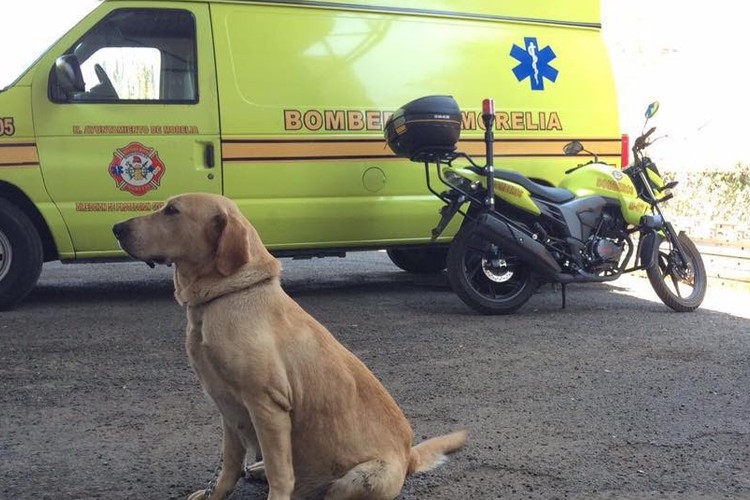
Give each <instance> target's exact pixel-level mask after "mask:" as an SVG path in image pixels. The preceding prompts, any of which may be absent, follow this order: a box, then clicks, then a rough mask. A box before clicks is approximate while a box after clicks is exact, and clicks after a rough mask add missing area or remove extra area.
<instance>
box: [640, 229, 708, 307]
mask: <svg viewBox="0 0 750 500" xmlns="http://www.w3.org/2000/svg"><path fill="white" fill-rule="evenodd" d="M677 238H678V239H679V241H680V246H681V247H682V249H683V250H684V251H685V260H683V259H681V258H680V255H679V252H678V251H677V249H676V248H675V246H674V244H673V243H672V242H671V241H670V239H669V237H667V238H661V241H660V243H659V245H658V246H655V247H654V252H655V255H654V259H653V261H652V262H653V265H652V266H651V267H649V268H648V269H647V270H646V275H647V276H648V280H649V282H651V286H652V287H653V288H654V291H655V292H656V295H658V296H659V298H660V299H661V300H662V302H664V303H665V304H666V305H667V306H668V307H670V308H671V309H674V310H675V311H677V312H690V311H694V310H695V309H697V308H698V306H700V305H701V303H702V302H703V297H704V296H705V295H706V286H707V284H708V278H707V276H706V268H705V266H704V265H703V258H702V257H701V254H700V252H698V249H697V248H696V246H695V244H694V243H693V242H692V241H691V240H690V238H688V236H687V235H686V234H685V233H680V234H679V235H678V236H677Z"/></svg>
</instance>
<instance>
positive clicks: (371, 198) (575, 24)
mask: <svg viewBox="0 0 750 500" xmlns="http://www.w3.org/2000/svg"><path fill="white" fill-rule="evenodd" d="M600 31H601V25H600V16H599V1H598V0H576V1H573V2H548V1H542V0H503V1H502V2H499V1H497V0H473V1H471V2H467V1H460V0H412V1H410V2H403V1H400V0H325V1H318V0H264V1H255V0H245V1H241V0H195V1H191V0H172V1H161V0H104V1H102V2H101V4H99V5H98V6H97V7H96V8H95V9H94V10H93V11H92V12H90V13H89V14H88V15H87V16H86V17H85V18H84V19H82V20H81V21H80V22H79V23H78V24H77V25H76V26H75V27H73V28H72V29H71V30H70V31H69V32H68V33H67V34H65V35H64V36H63V37H62V38H60V39H59V40H58V41H57V42H56V43H54V44H53V45H52V46H51V47H50V48H49V49H48V50H47V51H46V52H45V53H44V54H42V55H41V57H39V59H38V60H37V61H36V62H35V63H34V64H33V65H32V66H31V67H30V68H28V69H27V70H26V71H25V72H24V73H23V74H22V75H21V76H19V77H18V79H17V80H16V81H15V82H14V83H13V84H11V85H10V86H8V87H7V88H5V89H3V90H2V91H0V307H3V308H7V307H10V306H12V305H13V304H15V303H17V302H18V301H19V300H21V299H22V298H23V297H24V296H25V295H26V294H27V293H28V292H29V291H30V290H31V289H32V287H33V286H34V284H35V283H36V281H37V279H38V277H39V274H40V270H41V267H42V263H43V262H46V261H54V260H60V261H63V262H75V261H86V262H89V261H92V260H112V259H117V258H122V257H124V253H123V252H122V251H121V250H120V249H119V247H118V245H117V242H116V240H115V238H114V236H113V234H112V232H111V227H112V225H113V224H114V223H116V222H118V221H121V220H123V219H125V218H128V217H131V216H133V215H136V214H138V213H142V212H147V211H151V210H154V209H156V208H158V207H160V206H161V205H162V204H163V202H164V200H165V199H166V198H168V197H169V196H172V195H175V194H178V193H183V192H188V191H193V192H194V191H203V192H213V193H222V194H224V195H226V196H229V197H231V198H233V199H235V200H236V201H237V202H238V203H239V205H240V207H241V208H242V210H243V211H244V212H245V214H246V215H247V217H248V218H249V219H250V220H251V221H252V223H253V224H254V225H255V226H256V227H257V229H258V231H259V232H260V234H261V236H262V238H263V240H264V242H265V243H266V244H267V246H268V247H269V249H270V250H272V251H273V252H274V253H275V254H276V255H279V256H303V257H304V256H325V255H341V254H343V253H345V252H346V251H352V250H361V249H387V250H388V251H389V255H390V256H391V258H392V260H393V261H394V263H396V264H397V265H399V266H400V267H402V268H403V269H406V270H409V271H414V272H428V271H436V270H440V269H442V268H443V267H444V265H445V263H444V260H445V245H446V244H447V243H449V242H450V239H451V237H452V235H453V234H454V233H455V230H456V228H455V227H453V228H452V229H451V230H449V231H447V232H446V233H445V235H444V236H443V238H442V239H441V240H439V241H438V242H437V244H434V243H432V242H431V241H430V229H431V228H432V227H433V226H434V225H435V223H436V221H437V219H438V215H437V211H438V209H439V208H440V206H441V202H440V201H439V200H438V199H437V198H436V197H435V196H433V195H432V194H430V193H429V192H428V190H427V187H426V184H425V177H424V170H423V168H422V166H420V165H418V164H414V163H411V162H409V161H408V160H403V159H399V158H396V157H395V156H394V155H393V154H392V153H391V151H390V150H389V149H388V148H387V147H386V144H385V140H384V138H383V125H384V123H385V122H386V120H387V119H388V117H389V116H390V114H391V113H392V112H393V111H394V110H396V109H398V108H399V107H400V106H401V105H403V104H404V103H406V102H408V101H410V100H413V99H415V98H418V97H420V96H424V95H452V96H454V97H455V99H456V100H457V101H458V103H459V105H460V106H461V109H462V119H463V131H462V136H461V137H462V141H461V143H460V144H459V148H460V149H461V150H463V151H467V152H469V153H477V154H478V155H481V154H482V152H483V149H482V148H483V143H482V134H483V131H482V130H481V127H482V125H481V119H480V115H481V102H482V99H483V98H486V97H491V98H494V99H495V102H496V105H497V120H496V123H497V130H496V138H497V143H496V146H495V152H496V155H497V163H496V165H498V166H500V167H505V168H513V169H517V170H519V171H521V172H522V173H524V174H526V175H529V176H531V177H533V178H535V179H537V180H540V181H543V182H546V183H548V184H556V183H557V182H558V181H559V179H560V178H561V177H562V175H563V172H564V171H565V170H566V169H567V168H570V166H571V162H572V160H571V159H569V158H567V159H566V158H565V157H564V156H563V152H562V147H563V145H564V144H565V143H566V142H567V141H569V140H571V139H579V140H582V141H583V142H584V145H585V146H586V148H587V149H588V150H590V151H593V152H595V153H598V154H599V155H600V156H601V158H602V159H604V160H605V161H610V162H617V161H619V158H620V154H621V149H620V148H621V136H620V132H619V125H618V116H617V102H616V96H615V87H614V81H613V76H612V71H611V67H610V62H609V58H608V55H607V52H606V48H605V45H604V42H603V39H602V37H601V33H600ZM17 43H23V40H18V41H17ZM441 244H442V246H440V245H441Z"/></svg>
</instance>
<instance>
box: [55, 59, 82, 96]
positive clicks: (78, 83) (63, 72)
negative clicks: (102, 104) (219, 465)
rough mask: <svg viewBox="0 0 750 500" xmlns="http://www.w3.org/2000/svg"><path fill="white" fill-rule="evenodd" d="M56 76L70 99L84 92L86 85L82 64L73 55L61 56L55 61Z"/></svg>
mask: <svg viewBox="0 0 750 500" xmlns="http://www.w3.org/2000/svg"><path fill="white" fill-rule="evenodd" d="M55 76H56V77H57V83H58V84H59V85H60V87H62V89H63V91H65V94H66V95H67V97H68V98H70V97H72V96H73V94H75V93H77V92H84V91H85V90H86V84H85V83H84V81H83V73H81V63H79V62H78V58H77V57H76V56H74V55H73V54H66V55H64V56H60V57H58V58H57V60H55Z"/></svg>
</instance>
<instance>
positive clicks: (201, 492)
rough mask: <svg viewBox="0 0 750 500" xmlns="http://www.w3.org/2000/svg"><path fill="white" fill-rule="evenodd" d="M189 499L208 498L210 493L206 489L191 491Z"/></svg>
mask: <svg viewBox="0 0 750 500" xmlns="http://www.w3.org/2000/svg"><path fill="white" fill-rule="evenodd" d="M187 500H208V495H207V494H206V490H198V491H196V492H193V493H191V494H190V495H189V496H188V497H187Z"/></svg>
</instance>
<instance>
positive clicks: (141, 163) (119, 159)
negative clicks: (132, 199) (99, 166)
mask: <svg viewBox="0 0 750 500" xmlns="http://www.w3.org/2000/svg"><path fill="white" fill-rule="evenodd" d="M165 170H166V168H165V167H164V163H162V161H161V159H159V154H158V153H157V151H156V150H155V149H153V148H149V147H146V146H144V145H143V144H141V143H139V142H131V143H130V144H128V145H127V146H125V147H124V148H121V149H116V150H115V152H114V155H113V157H112V163H110V164H109V175H111V176H112V178H113V179H114V180H115V184H117V188H118V189H120V190H122V191H128V192H129V193H131V194H134V195H135V196H143V195H144V194H146V193H148V192H149V191H151V190H152V189H157V188H158V187H159V183H160V182H161V178H162V176H163V175H164V171H165Z"/></svg>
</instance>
